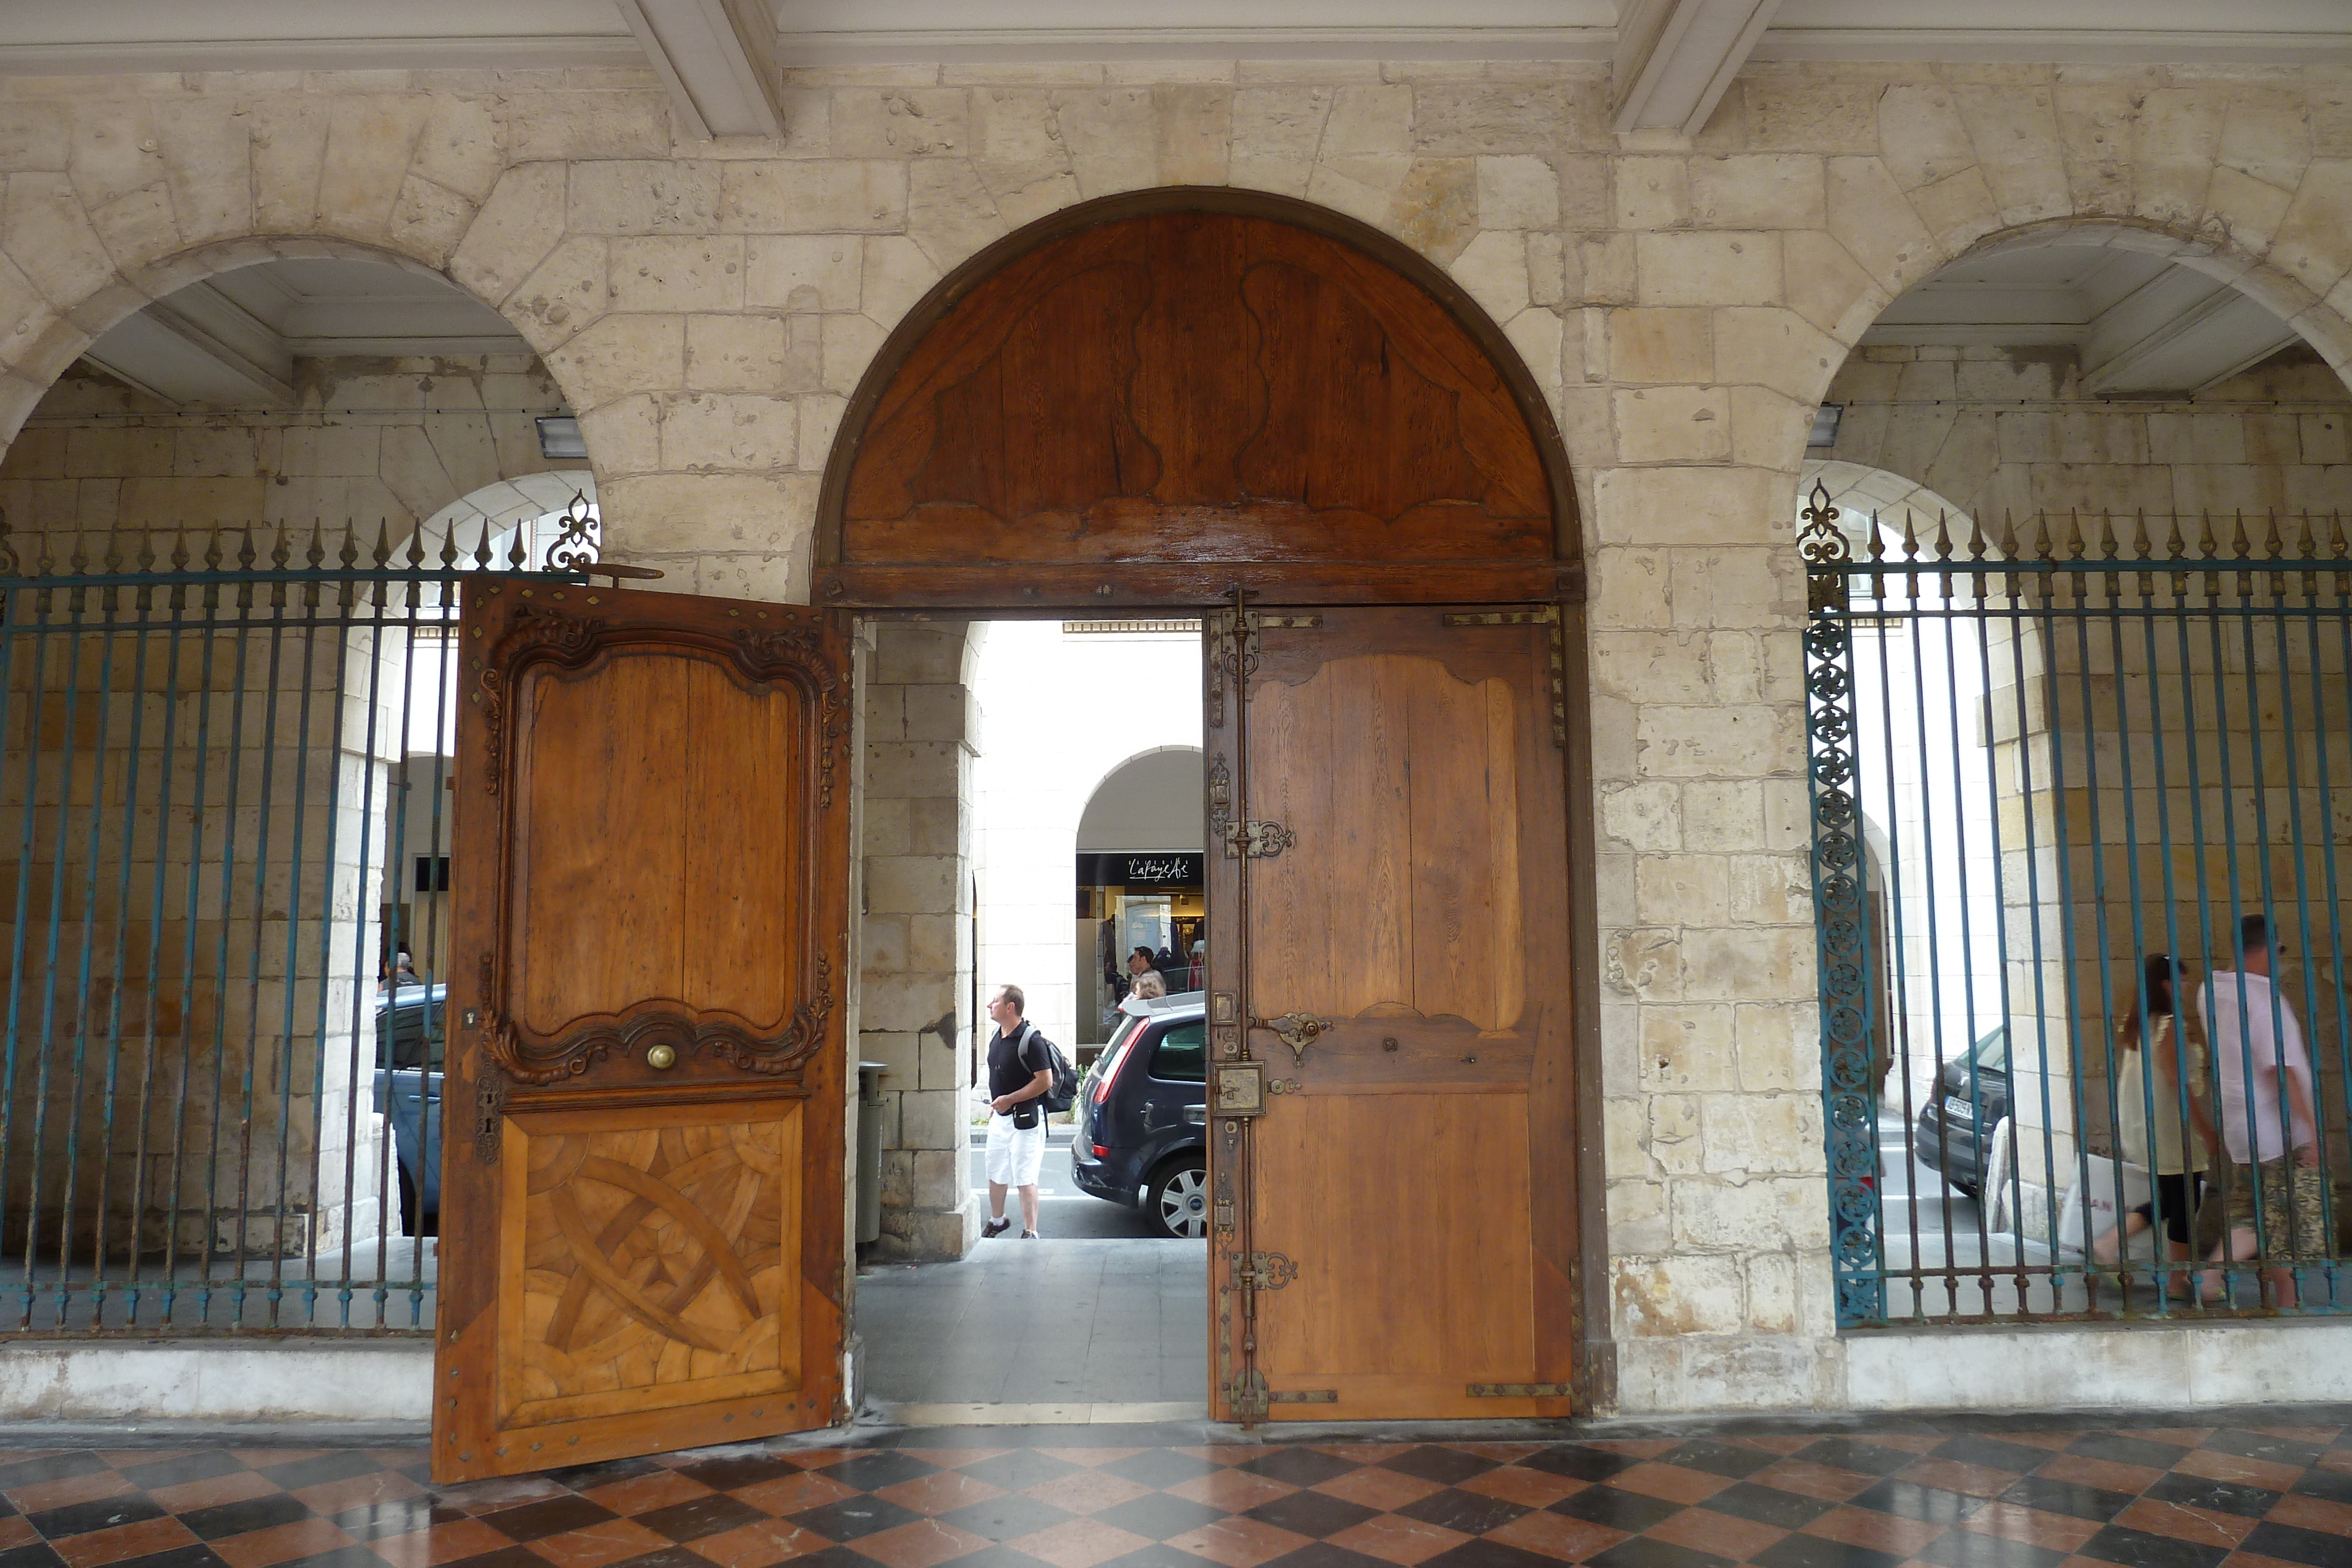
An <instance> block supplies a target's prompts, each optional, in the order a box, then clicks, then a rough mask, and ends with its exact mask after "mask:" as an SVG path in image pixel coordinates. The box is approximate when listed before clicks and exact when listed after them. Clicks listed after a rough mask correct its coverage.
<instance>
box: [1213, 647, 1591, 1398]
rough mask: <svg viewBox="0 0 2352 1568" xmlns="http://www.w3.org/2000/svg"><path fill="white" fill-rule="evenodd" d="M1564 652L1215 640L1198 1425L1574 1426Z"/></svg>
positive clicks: (1575, 1272) (1573, 1137) (1575, 1268)
mask: <svg viewBox="0 0 2352 1568" xmlns="http://www.w3.org/2000/svg"><path fill="white" fill-rule="evenodd" d="M1559 632H1560V625H1559V617H1558V612H1557V611H1556V610H1554V609H1553V608H1552V607H1549V606H1538V607H1520V608H1512V609H1501V610H1461V611H1447V610H1445V609H1444V608H1443V607H1438V606H1432V607H1428V608H1414V609H1341V608H1336V607H1333V608H1324V609H1319V610H1317V611H1314V612H1276V611H1272V610H1268V611H1265V612H1257V611H1251V612H1247V614H1246V616H1244V618H1243V620H1242V622H1240V623H1239V624H1238V625H1237V624H1236V622H1235V621H1234V617H1233V616H1232V614H1231V613H1230V612H1228V613H1227V614H1226V615H1224V616H1221V617H1218V618H1216V620H1215V621H1214V622H1213V623H1212V642H1211V658H1212V661H1213V669H1212V672H1211V676H1210V683H1211V684H1210V701H1209V729H1208V737H1209V753H1210V762H1209V768H1210V779H1211V790H1210V801H1211V806H1210V810H1211V820H1210V836H1211V840H1212V842H1213V845H1215V846H1219V847H1215V848H1213V850H1212V853H1211V864H1212V868H1213V869H1212V873H1211V883H1210V896H1211V899H1212V904H1211V907H1212V908H1213V910H1216V911H1217V912H1218V917H1219V919H1220V920H1221V921H1224V922H1226V923H1227V924H1226V925H1224V926H1223V927H1221V929H1233V928H1234V926H1236V925H1237V926H1238V927H1239V932H1238V934H1239V936H1240V937H1241V940H1239V941H1218V942H1213V943H1212V944H1211V945H1210V965H1211V975H1210V982H1209V983H1210V990H1211V1019H1212V1023H1213V1030H1212V1033H1213V1048H1212V1049H1213V1052H1214V1054H1215V1056H1216V1058H1217V1059H1218V1060H1217V1071H1218V1074H1219V1076H1220V1078H1224V1077H1226V1076H1228V1075H1231V1076H1232V1078H1233V1082H1234V1091H1233V1092H1232V1093H1231V1094H1230V1095H1228V1094H1227V1093H1225V1092H1223V1084H1222V1083H1221V1084H1220V1085H1219V1088H1218V1091H1217V1092H1214V1093H1213V1096H1212V1103H1213V1105H1216V1104H1219V1103H1230V1105H1231V1106H1232V1108H1233V1109H1234V1111H1236V1112H1237V1114H1234V1115H1231V1116H1227V1117H1223V1118H1220V1119H1219V1120H1218V1121H1217V1122H1216V1124H1215V1131H1214V1133H1213V1136H1212V1138H1211V1163H1212V1171H1211V1182H1212V1191H1213V1194H1214V1196H1215V1197H1216V1198H1217V1199H1218V1200H1219V1201H1218V1207H1217V1210H1216V1218H1217V1225H1216V1228H1215V1236H1214V1239H1213V1250H1214V1251H1215V1253H1216V1257H1215V1259H1214V1260H1213V1272H1212V1281H1213V1287H1214V1290H1215V1293H1216V1305H1215V1307H1214V1308H1213V1311H1214V1312H1215V1314H1216V1321H1215V1322H1214V1323H1213V1330H1214V1332H1215V1333H1216V1335H1217V1348H1218V1352H1219V1360H1220V1364H1221V1365H1220V1375H1219V1376H1218V1378H1217V1380H1216V1386H1215V1387H1214V1389H1213V1413H1214V1414H1217V1415H1220V1416H1226V1417H1227V1418H1243V1419H1248V1418H1253V1417H1255V1418H1258V1419H1273V1420H1283V1419H1308V1420H1312V1419H1339V1420H1353V1419H1390V1418H1440V1417H1451V1416H1554V1415H1566V1414H1568V1413H1570V1403H1569V1385H1570V1382H1571V1380H1572V1377H1573V1372H1574V1368H1573V1352H1574V1347H1575V1344H1576V1342H1577V1339H1578V1337H1579V1335H1580V1322H1579V1313H1578V1302H1577V1299H1576V1298H1577V1284H1578V1276H1579V1265H1578V1254H1577V1219H1576V1212H1577V1210H1576V1199H1577V1168H1576V1165H1577V1162H1576V1154H1577V1145H1578V1140H1577V1134H1576V1102H1575V1092H1576V1091H1575V1081H1574V1073H1573V1070H1572V1067H1573V1021H1572V1020H1573V1010H1572V1008H1571V1006H1570V1002H1571V996H1570V979H1569V959H1570V928H1569V904H1568V884H1569V874H1570V866H1569V862H1568V838H1567V812H1566V800H1567V797H1566V791H1565V782H1564V772H1563V769H1564V766H1565V762H1566V756H1565V752H1564V750H1563V747H1564V744H1565V738H1566V726H1565V715H1564V713H1563V711H1562V709H1561V706H1560V699H1561V695H1562V694H1561V691H1560V685H1559V683H1560V680H1561V666H1560V664H1559V659H1560V656H1561V647H1560V643H1559ZM1216 664H1222V665H1223V668H1222V669H1220V668H1217V667H1214V666H1215V665H1216ZM1221 851H1222V852H1221ZM1221 1014H1223V1015H1225V1016H1226V1018H1227V1019H1228V1020H1229V1021H1226V1022H1224V1023H1223V1024H1220V1023H1219V1022H1218V1020H1219V1018H1220V1015H1221ZM1260 1083H1262V1084H1263V1085H1264V1090H1265V1092H1263V1093H1262V1094H1259V1093H1257V1092H1255V1091H1256V1088H1257V1086H1258V1085H1259V1084H1260ZM1253 1111H1255V1113H1253ZM1212 1114H1213V1115H1214V1114H1216V1113H1215V1111H1213V1112H1212Z"/></svg>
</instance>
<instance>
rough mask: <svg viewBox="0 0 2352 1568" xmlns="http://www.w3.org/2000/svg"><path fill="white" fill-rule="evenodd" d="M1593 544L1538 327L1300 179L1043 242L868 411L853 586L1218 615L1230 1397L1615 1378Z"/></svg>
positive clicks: (901, 606)
mask: <svg viewBox="0 0 2352 1568" xmlns="http://www.w3.org/2000/svg"><path fill="white" fill-rule="evenodd" d="M1576 538H1577V528H1576V523H1575V517H1574V514H1573V503H1572V501H1571V499H1570V489H1569V486H1568V483H1567V476H1566V472H1565V468H1564V465H1563V464H1562V463H1561V461H1560V458H1559V441H1558V437H1557V434H1555V432H1554V430H1553V427H1552V423H1551V419H1550V415H1549V412H1548V411H1547V409H1546V408H1545V406H1544V403H1543V401H1542V399H1541V397H1540V395H1539V394H1538V392H1537V391H1536V389H1535V387H1534V385H1533V383H1532V382H1530V381H1529V379H1528V376H1527V374H1526V371H1525V370H1524V368H1523V367H1521V366H1520V365H1519V363H1518V361H1517V358H1516V357H1515V356H1514V355H1513V354H1512V353H1511V350H1509V348H1508V346H1507V343H1506V342H1505V341H1504V340H1503V339H1502V337H1501V334H1500V333H1499V332H1498V331H1497V330H1496V329H1495V327H1494V325H1493V324H1492V323H1491V322H1489V321H1487V320H1486V318H1485V317H1484V316H1483V315H1481V314H1480V313H1479V312H1478V310H1477V308H1475V305H1473V304H1471V302H1470V301H1469V300H1468V299H1467V298H1465V297H1464V296H1463V295H1462V294H1461V293H1460V291H1459V290H1458V289H1456V288H1454V287H1453V286H1452V285H1451V284H1450V283H1449V282H1447V281H1446V280H1445V279H1444V277H1443V276H1442V275H1441V274H1439V273H1437V272H1436V271H1435V269H1434V268H1433V267H1429V266H1428V265H1427V264H1426V263H1425V262H1423V260H1421V259H1420V258H1419V257H1417V256H1412V255H1411V254H1410V253H1408V252H1406V251H1404V250H1403V249H1402V247H1401V246H1397V245H1395V244H1394V243H1393V242H1392V241H1390V240H1387V239H1386V238H1384V237H1383V236H1381V235H1377V234H1375V233H1373V232H1371V231H1370V230H1368V229H1365V228H1363V227H1361V226H1360V225H1355V224H1352V223H1350V222H1349V221H1347V220H1345V219H1341V218H1339V217H1337V216H1335V215H1333V214H1328V213H1323V212H1320V211H1319V210H1317V209H1313V208H1309V207H1307V206H1306V205H1304V204H1297V203H1287V202H1283V201H1280V200H1279V199H1276V198H1272V197H1264V196H1255V195H1249V194H1244V193H1231V192H1212V191H1178V192H1152V193H1139V194H1137V195H1133V196H1127V197H1118V198H1112V199H1110V200H1108V201H1104V202H1098V203H1094V204H1088V205H1087V206H1085V207H1081V208H1077V209H1074V210H1073V211H1071V212H1069V213H1066V214H1061V215H1060V216H1058V217H1056V218H1055V219H1052V220H1048V221H1047V222H1046V223H1045V224H1043V225H1038V226H1037V227H1035V228H1033V229H1031V230H1028V231H1024V233H1023V234H1021V235H1014V236H1013V237H1012V238H1010V239H1008V240H1006V241H1004V242H1003V243H1002V244H1000V245H999V246H996V247H993V248H992V250H990V251H988V252H985V253H983V254H982V256H979V257H976V258H975V259H974V261H973V262H972V263H971V265H970V266H968V267H965V268H964V269H962V270H961V272H959V273H958V274H957V275H956V276H955V277H951V278H950V279H949V280H948V281H947V282H946V283H945V284H943V285H942V286H941V287H940V288H939V289H938V290H936V291H935V292H934V293H933V295H932V296H931V297H930V298H929V299H928V300H926V301H925V302H924V304H923V305H922V306H921V307H920V308H919V309H918V310H917V311H916V312H915V313H914V315H913V316H911V317H910V318H909V319H908V321H907V322H906V323H904V324H902V326H901V328H900V329H899V330H898V333H897V334H895V335H894V336H893V338H892V340H890V342H889V343H888V344H887V346H886V348H885V350H884V352H883V354H882V356H881V358H880V359H879V360H878V361H877V364H876V366H875V368H874V370H873V371H872V372H871V373H870V374H869V375H868V376H867V378H866V382H865V383H864V385H863V386H861V388H860V389H859V391H858V393H857V396H856V399H855V400H854V402H852V404H851V407H850V409H849V411H848V413H847V416H846V417H845V421H844V423H843V433H842V435H841V437H840V439H839V441H838V443H837V444H836V447H835V453H834V456H833V461H832V464H831V465H830V467H829V469H828V471H827V475H826V482H825V491H824V500H823V504H822V507H821V511H820V517H819V525H818V539H817V549H816V561H815V583H816V598H817V599H818V601H820V602H822V603H827V604H832V605H838V606H844V607H848V608H854V609H861V610H869V611H877V612H889V611H894V610H897V611H905V610H925V609H931V608H956V609H961V610H966V611H978V612H989V611H993V612H1012V613H1016V614H1017V613H1023V612H1030V613H1036V612H1048V611H1053V610H1064V611H1068V610H1078V611H1083V612H1087V613H1091V614H1100V613H1102V612H1105V611H1106V610H1115V609H1117V608H1118V607H1122V606H1135V607H1138V608H1143V607H1149V608H1151V609H1153V610H1158V611H1161V612H1165V611H1166V610H1168V609H1171V608H1176V607H1181V606H1195V607H1199V608H1200V609H1201V610H1202V611H1203V612H1205V615H1204V628H1205V633H1204V650H1203V652H1204V660H1203V676H1204V680H1205V682H1206V685H1205V688H1204V689H1205V693H1206V705H1205V706H1206V716H1207V728H1206V734H1205V736H1204V737H1203V746H1204V750H1205V751H1206V753H1207V757H1208V779H1209V784H1208V791H1207V799H1206V800H1204V801H1203V802H1202V810H1203V811H1204V813H1205V814H1206V819H1207V826H1208V832H1209V839H1208V842H1209V856H1210V863H1211V867H1212V872H1211V881H1210V898H1211V904H1210V921H1211V926H1212V933H1213V934H1212V937H1211V941H1210V955H1211V957H1210V978H1209V991H1210V996H1209V998H1208V1005H1209V1013H1210V1026H1211V1029H1210V1035H1211V1051H1212V1082H1211V1085H1210V1106H1209V1116H1210V1127H1211V1138H1210V1143H1211V1186H1212V1193H1213V1225H1212V1230H1211V1238H1210V1249H1209V1250H1210V1258H1209V1267H1210V1270H1211V1287H1212V1303H1213V1305H1212V1312H1211V1317H1212V1321H1211V1323H1210V1324H1209V1330H1210V1333H1212V1335H1213V1362H1212V1364H1213V1386H1212V1388H1211V1390H1210V1403H1211V1408H1212V1411H1213V1414H1214V1415H1215V1416H1218V1417H1220V1418H1225V1419H1241V1420H1245V1421H1255V1420H1264V1419H1283V1418H1302V1417H1303V1418H1309V1419H1349V1418H1396V1417H1429V1416H1435V1417H1442V1416H1476V1415H1492V1416H1517V1415H1557V1414H1566V1413H1568V1412H1569V1411H1570V1409H1572V1408H1575V1407H1578V1406H1580V1405H1581V1404H1590V1403H1591V1402H1592V1401H1593V1400H1594V1399H1595V1398H1596V1397H1599V1396H1601V1389H1602V1386H1603V1384H1602V1380H1605V1379H1606V1378H1607V1377H1608V1376H1609V1369H1608V1364H1607V1361H1606V1358H1605V1355H1602V1356H1595V1355H1592V1354H1588V1353H1587V1349H1586V1346H1587V1343H1588V1340H1589V1339H1590V1338H1591V1335H1592V1334H1598V1333H1603V1332H1605V1331H1603V1330H1602V1329H1601V1323H1602V1322H1604V1321H1605V1319H1604V1317H1603V1314H1602V1313H1601V1312H1600V1311H1598V1310H1597V1303H1595V1304H1594V1306H1591V1307H1588V1304H1587V1291H1588V1288H1589V1286H1590V1284H1591V1282H1593V1281H1598V1279H1599V1278H1600V1270H1599V1269H1598V1268H1597V1267H1594V1266H1591V1265H1590V1264H1589V1263H1588V1253H1590V1252H1596V1251H1597V1249H1598V1244H1599V1240H1600V1227H1599V1225H1598V1223H1597V1221H1595V1222H1587V1221H1586V1220H1585V1219H1584V1216H1586V1215H1587V1214H1589V1213H1591V1212H1592V1211H1593V1209H1594V1205H1595V1202H1596V1200H1597V1197H1598V1192H1599V1185H1598V1178H1599V1175H1600V1167H1599V1159H1598V1145H1599V1138H1598V1134H1597V1115H1596V1113H1597V1102H1596V1100H1595V1098H1594V1089H1595V1081H1594V1080H1593V1078H1592V1075H1591V1051H1589V1050H1580V1041H1582V1042H1589V1041H1590V1040H1591V1038H1592V1035H1593V1033H1594V1020H1595V1019H1596V1016H1597V1015H1596V1013H1595V1010H1594V1009H1593V1006H1592V993H1591V986H1590V985H1589V984H1586V983H1583V982H1582V981H1581V979H1580V977H1579V976H1578V975H1577V973H1576V970H1577V967H1578V962H1579V960H1578V956H1579V955H1580V954H1582V955H1589V954H1591V952H1592V951H1593V948H1594V942H1593V939H1592V933H1591V925H1590V909H1589V901H1588V900H1586V899H1583V898H1581V897H1579V896H1577V890H1579V889H1580V888H1583V887H1587V886H1589V885H1590V876H1591V873H1590V869H1589V865H1588V864H1587V863H1586V862H1585V860H1584V857H1583V856H1582V855H1581V854H1580V852H1578V851H1577V850H1576V848H1575V847H1574V846H1575V845H1576V843H1577V842H1578V840H1579V833H1578V827H1579V825H1580V824H1581V823H1583V822H1584V821H1589V810H1588V809H1587V805H1586V802H1585V799H1584V797H1585V791H1586V788H1587V786H1586V783H1585V779H1586V773H1585V769H1584V768H1583V765H1582V758H1581V756H1580V753H1579V751H1578V750H1577V747H1578V743H1579V739H1580V736H1581V734H1582V731H1583V724H1582V705H1581V701H1580V680H1581V667H1582V659H1581V638H1582V628H1581V623H1580V611H1579V606H1580V600H1581V580H1580V572H1579V569H1578V566H1577V563H1576V560H1575V541H1576ZM1580 1079H1581V1080H1582V1082H1580ZM1588 1325H1590V1332H1589V1331H1588Z"/></svg>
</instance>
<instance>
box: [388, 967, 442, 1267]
mask: <svg viewBox="0 0 2352 1568" xmlns="http://www.w3.org/2000/svg"><path fill="white" fill-rule="evenodd" d="M448 989H449V988H448V987H446V986H424V985H415V986H403V987H401V988H400V989H399V990H398V991H396V992H394V994H392V995H390V996H385V995H382V994H379V995H378V996H377V997H376V999H375V1040H376V1073H375V1103H376V1109H377V1110H378V1111H380V1112H381V1113H383V1116H384V1117H385V1119H386V1120H388V1121H389V1122H391V1124H392V1142H393V1148H394V1151H395V1152H396V1154H397V1155H398V1166H397V1175H398V1178H399V1182H400V1223H401V1233H402V1234H403V1235H405V1236H437V1235H439V1234H440V1218H441V1215H440V1210H441V1059H442V1050H443V1046H444V1039H445V1037H444V1035H443V1031H442V1021H443V1020H442V1009H443V1008H444V1006H445V1004H446V1001H447V998H448Z"/></svg>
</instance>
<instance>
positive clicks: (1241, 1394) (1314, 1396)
mask: <svg viewBox="0 0 2352 1568" xmlns="http://www.w3.org/2000/svg"><path fill="white" fill-rule="evenodd" d="M1225 1403H1226V1404H1227V1405H1229V1406H1232V1408H1233V1413H1234V1419H1235V1420H1238V1421H1258V1420H1263V1419H1265V1414H1266V1407H1267V1406H1270V1405H1337V1404H1338V1403H1339V1390H1338V1389H1336V1388H1268V1387H1267V1386H1266V1385H1265V1374H1264V1373H1262V1372H1244V1373H1243V1374H1242V1375H1240V1376H1238V1377H1236V1378H1234V1380H1233V1382H1232V1383H1231V1384H1229V1385H1226V1388H1225Z"/></svg>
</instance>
